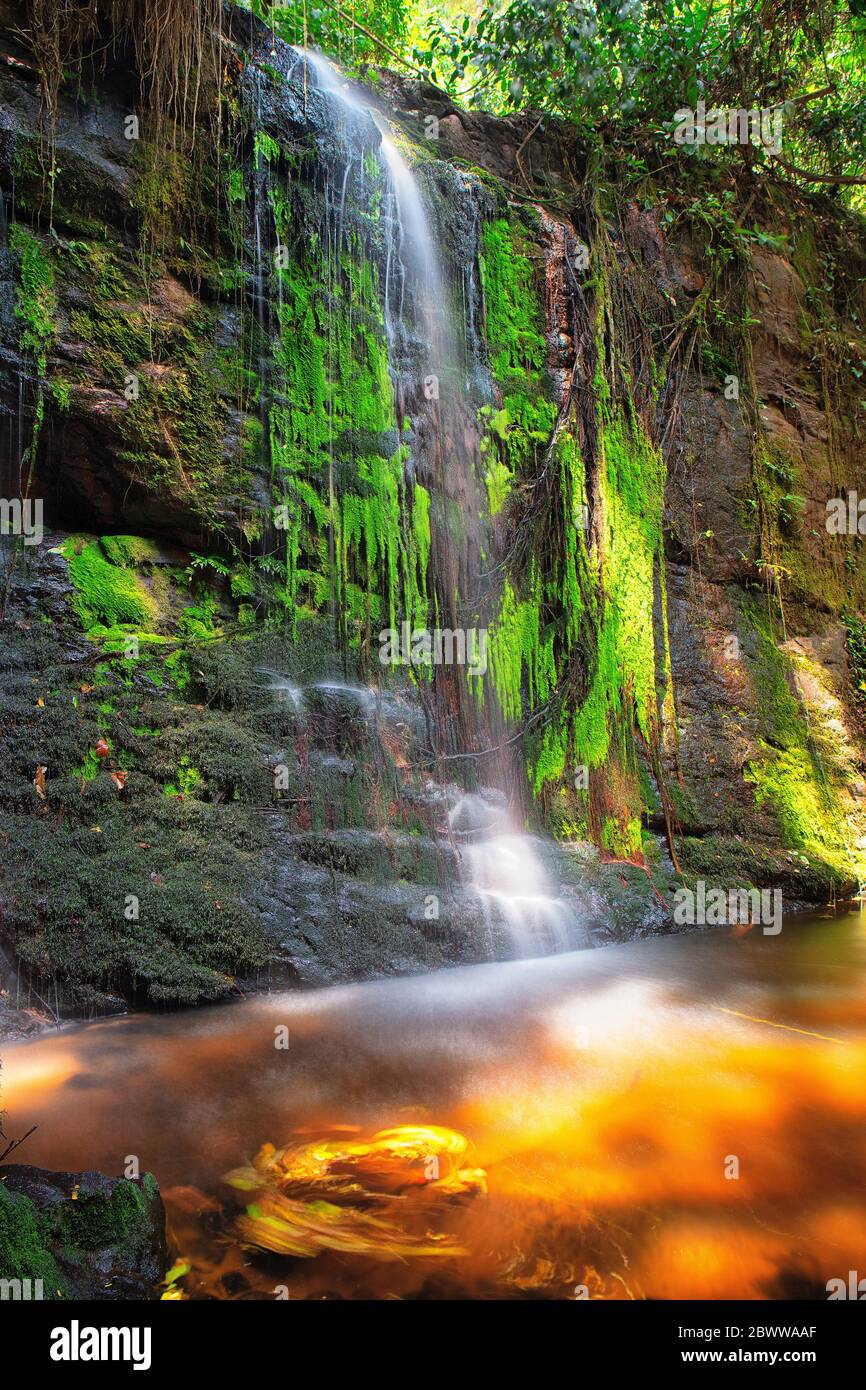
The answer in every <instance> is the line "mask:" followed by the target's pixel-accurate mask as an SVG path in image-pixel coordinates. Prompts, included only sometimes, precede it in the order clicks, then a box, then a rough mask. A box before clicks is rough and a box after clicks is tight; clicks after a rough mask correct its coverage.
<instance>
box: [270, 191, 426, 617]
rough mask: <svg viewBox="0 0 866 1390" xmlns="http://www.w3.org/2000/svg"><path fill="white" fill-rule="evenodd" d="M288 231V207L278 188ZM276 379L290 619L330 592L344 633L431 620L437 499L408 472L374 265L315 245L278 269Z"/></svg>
mask: <svg viewBox="0 0 866 1390" xmlns="http://www.w3.org/2000/svg"><path fill="white" fill-rule="evenodd" d="M271 201H272V207H273V211H274V218H275V222H276V228H277V234H278V237H279V239H280V241H281V242H286V241H288V239H289V230H290V229H289V217H290V212H289V209H288V207H287V205H286V204H284V203H283V201H282V198H281V196H278V194H277V192H276V190H272V199H271ZM275 275H276V277H277V278H278V280H279V285H278V291H279V292H278V294H276V295H275V306H274V307H275V311H276V316H277V320H278V323H279V327H280V336H279V339H278V342H277V345H276V348H275V351H274V363H273V370H274V373H275V376H276V378H277V381H278V383H279V385H278V390H277V391H276V392H275V395H276V397H277V399H276V400H275V402H274V404H273V405H272V406H271V409H270V415H269V443H270V452H271V459H272V465H273V488H274V500H275V503H276V505H277V507H278V508H280V509H281V513H278V515H280V519H281V522H282V525H283V530H284V533H285V549H286V575H285V583H284V585H283V586H281V588H280V589H279V590H278V594H279V597H280V599H281V601H282V602H283V604H284V605H285V607H286V608H287V610H288V611H289V613H290V614H291V615H292V621H293V622H296V621H297V615H298V613H299V611H302V610H303V609H307V610H313V611H317V610H320V609H322V608H323V607H325V606H326V605H328V604H330V603H333V606H334V608H335V611H336V612H337V613H339V614H340V615H341V616H340V622H341V625H342V628H343V634H344V639H345V640H349V639H351V638H352V637H353V636H356V635H357V634H359V633H360V632H361V631H362V630H363V629H364V628H365V627H366V626H367V625H369V624H370V623H371V621H373V620H374V618H375V620H376V621H379V619H380V618H385V617H387V621H388V623H389V624H390V626H392V627H394V626H398V625H399V622H400V621H401V620H402V618H403V617H406V618H409V619H410V620H414V621H416V622H419V623H421V622H424V621H425V619H426V613H427V597H426V583H427V563H428V558H429V552H430V531H429V510H430V499H429V496H428V494H427V492H426V490H425V489H423V488H422V487H420V486H417V485H414V486H413V485H412V484H411V483H410V482H409V480H408V479H407V477H406V473H405V466H404V465H405V461H406V452H407V451H406V449H405V447H404V446H402V445H401V444H400V442H399V435H398V430H397V421H396V416H395V410H394V397H393V387H392V383H391V377H390V373H389V367H388V353H387V344H386V339H385V324H384V316H383V310H382V305H381V293H380V288H379V284H378V277H377V273H376V269H375V264H374V263H373V262H372V261H371V259H370V258H369V257H368V256H366V255H364V254H363V248H362V247H361V246H360V245H359V246H358V248H357V254H352V255H350V254H348V253H344V254H343V255H342V257H341V259H340V262H339V265H337V266H333V265H332V266H330V268H328V267H326V266H325V265H324V264H323V263H322V262H321V260H320V259H319V257H318V256H317V254H316V252H315V250H314V248H313V247H307V249H306V250H305V252H304V253H303V254H301V253H299V254H298V256H297V257H296V258H295V259H293V260H291V261H290V262H289V264H288V265H286V266H285V268H282V269H277V270H276V271H275Z"/></svg>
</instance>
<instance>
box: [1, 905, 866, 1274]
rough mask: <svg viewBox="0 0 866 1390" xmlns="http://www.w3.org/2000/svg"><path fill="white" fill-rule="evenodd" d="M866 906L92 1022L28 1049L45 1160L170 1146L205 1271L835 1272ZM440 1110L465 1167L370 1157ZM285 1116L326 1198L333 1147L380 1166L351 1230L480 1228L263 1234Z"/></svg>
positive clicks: (347, 1199)
mask: <svg viewBox="0 0 866 1390" xmlns="http://www.w3.org/2000/svg"><path fill="white" fill-rule="evenodd" d="M864 921H866V919H864V918H863V917H861V916H860V915H859V914H849V915H846V916H840V917H838V918H836V919H832V918H823V919H818V918H816V919H812V920H809V921H805V920H802V921H796V920H794V921H790V922H788V923H786V926H785V929H784V931H783V932H782V933H781V935H780V936H779V937H774V938H770V937H763V936H761V935H760V934H755V933H754V932H746V933H743V932H742V931H739V932H736V931H730V932H729V931H716V932H712V933H707V934H703V935H700V934H699V935H688V936H680V937H670V938H667V939H655V940H650V941H644V942H640V943H632V944H629V945H624V946H615V947H609V948H606V949H603V950H598V951H593V952H584V953H578V954H571V955H563V956H557V957H550V958H547V959H543V960H533V961H519V962H513V963H507V964H500V965H491V966H475V967H471V968H466V969H461V970H453V971H445V972H440V973H437V974H432V975H429V976H425V977H416V978H412V979H402V980H394V981H389V982H384V983H375V984H365V985H353V986H345V987H341V988H336V989H328V990H320V991H315V992H312V993H296V994H281V995H274V996H269V997H259V998H253V999H250V1000H248V1001H246V1002H244V1003H240V1004H234V1005H229V1006H225V1007H222V1008H211V1009H204V1010H198V1011H197V1012H195V1013H182V1014H173V1015H167V1016H162V1017H157V1016H155V1015H137V1016H133V1017H129V1018H122V1019H116V1020H113V1021H103V1022H98V1023H93V1024H88V1025H78V1026H75V1027H71V1028H67V1029H65V1030H63V1031H61V1032H54V1033H47V1034H45V1035H43V1036H41V1037H39V1038H37V1039H35V1040H33V1041H30V1042H24V1043H21V1044H18V1045H16V1046H12V1047H9V1048H7V1049H6V1050H5V1052H4V1071H3V1077H4V1105H5V1106H6V1108H7V1109H8V1110H9V1111H10V1113H11V1114H14V1117H15V1126H16V1129H17V1130H19V1131H23V1130H24V1129H25V1128H27V1127H29V1126H30V1125H31V1124H38V1126H39V1128H38V1130H37V1131H36V1133H35V1134H34V1135H32V1137H31V1138H30V1139H29V1140H28V1141H27V1150H26V1155H25V1154H24V1153H23V1152H22V1155H21V1157H22V1160H23V1159H24V1158H25V1156H26V1160H27V1161H28V1162H30V1163H37V1164H42V1165H45V1166H46V1167H49V1168H55V1169H58V1168H59V1169H73V1170H74V1169H80V1168H93V1167H96V1168H100V1169H103V1170H104V1171H106V1172H109V1173H120V1172H122V1171H123V1168H124V1165H125V1164H126V1163H127V1162H128V1157H129V1156H130V1155H136V1156H137V1158H138V1161H139V1163H140V1165H141V1168H142V1170H144V1169H150V1170H152V1171H154V1172H155V1173H156V1175H157V1177H158V1178H159V1180H160V1183H161V1184H162V1186H163V1192H164V1196H165V1199H166V1203H167V1206H168V1209H169V1214H170V1231H171V1239H172V1248H173V1252H174V1253H176V1254H177V1255H178V1256H181V1257H183V1258H185V1259H187V1260H189V1261H190V1262H191V1264H192V1271H191V1273H190V1274H189V1275H188V1276H187V1277H186V1279H185V1280H184V1281H183V1283H184V1287H185V1289H186V1292H187V1294H188V1295H190V1296H192V1297H201V1296H216V1297H221V1298H273V1297H274V1296H275V1293H274V1290H275V1289H278V1288H279V1289H286V1290H288V1292H289V1294H290V1296H291V1297H292V1298H305V1297H308V1298H313V1297H349V1298H361V1297H376V1298H381V1297H387V1296H394V1295H397V1296H402V1297H407V1296H418V1295H423V1296H425V1297H433V1298H435V1297H446V1296H451V1297H502V1296H505V1297H531V1298H538V1297H541V1298H573V1297H575V1296H581V1290H583V1289H586V1290H587V1291H588V1294H589V1296H590V1297H601V1298H610V1299H621V1298H641V1297H649V1298H672V1297H685V1298H704V1297H707V1298H723V1297H727V1298H747V1299H752V1298H778V1297H798V1296H799V1297H815V1298H825V1297H826V1292H825V1285H826V1281H827V1280H828V1279H830V1278H833V1277H837V1276H845V1275H846V1272H847V1270H849V1269H856V1268H858V1261H860V1265H861V1266H862V1252H863V1248H864V1243H866V1184H864V1180H863V1153H864V1149H863V1143H864V1139H863V1136H864V1122H866V1089H864V1087H863V1077H864V1074H866V925H864ZM281 1029H287V1030H288V1034H287V1036H288V1042H289V1045H288V1047H287V1048H280V1047H277V1046H275V1038H276V1037H277V1036H278V1035H279V1030H281ZM283 1036H285V1035H283ZM439 1127H446V1130H447V1131H453V1132H455V1133H456V1134H459V1135H462V1136H464V1138H465V1141H466V1144H467V1146H468V1147H467V1148H466V1150H465V1152H464V1151H463V1150H462V1149H461V1147H460V1145H459V1143H458V1142H457V1141H455V1140H449V1141H448V1142H449V1143H450V1144H451V1145H452V1148H453V1150H454V1152H455V1153H456V1154H457V1155H458V1158H459V1161H460V1164H461V1172H462V1173H463V1178H462V1179H461V1180H460V1181H457V1180H456V1179H455V1174H454V1172H453V1171H452V1169H451V1168H446V1169H445V1170H443V1169H440V1170H439V1176H438V1178H437V1177H436V1176H435V1172H431V1171H430V1170H429V1167H428V1168H427V1169H426V1170H422V1173H423V1172H425V1171H426V1176H424V1177H423V1180H422V1177H421V1176H419V1171H418V1169H417V1165H416V1168H415V1170H414V1173H413V1175H411V1177H410V1178H407V1179H406V1181H405V1183H403V1185H399V1184H396V1185H395V1181H394V1179H393V1173H392V1176H391V1178H390V1180H387V1179H388V1170H387V1164H385V1162H384V1159H383V1158H382V1156H381V1152H380V1151H379V1150H377V1151H376V1155H377V1156H375V1155H374V1158H373V1159H371V1157H370V1154H369V1145H368V1144H367V1142H366V1141H368V1140H369V1139H370V1137H371V1136H373V1135H374V1134H376V1133H377V1132H380V1131H382V1130H394V1129H395V1128H396V1129H397V1133H398V1137H399V1136H402V1141H401V1142H402V1143H403V1144H404V1146H407V1145H408V1146H409V1147H410V1148H411V1146H412V1144H416V1146H417V1144H418V1143H419V1142H420V1143H421V1147H422V1148H423V1144H424V1142H425V1136H426V1137H427V1138H429V1141H430V1144H431V1146H432V1147H434V1148H435V1147H438V1148H439V1149H440V1150H441V1151H443V1152H444V1146H445V1140H444V1139H443V1136H442V1132H441V1129H440V1128H439ZM419 1136H420V1140H419ZM266 1142H271V1143H274V1144H276V1145H278V1146H283V1145H286V1144H292V1145H295V1146H299V1147H298V1148H297V1149H294V1150H293V1153H294V1154H295V1155H296V1158H297V1154H298V1153H301V1154H302V1155H303V1157H304V1162H305V1164H306V1179H305V1180H306V1181H307V1182H308V1185H309V1187H310V1189H311V1191H312V1192H313V1193H314V1195H315V1196H316V1197H321V1195H322V1194H321V1191H320V1190H317V1188H316V1180H315V1175H314V1174H313V1173H312V1170H311V1163H312V1158H311V1156H312V1157H315V1160H316V1163H317V1164H321V1163H322V1162H324V1160H325V1159H326V1158H327V1159H328V1161H329V1162H330V1161H331V1160H332V1159H333V1158H334V1155H337V1156H338V1158H339V1156H340V1155H342V1158H341V1159H340V1161H339V1162H338V1163H337V1164H336V1169H339V1168H340V1163H342V1171H344V1172H345V1171H349V1172H354V1171H356V1169H357V1165H358V1164H360V1165H361V1169H362V1171H363V1173H364V1185H365V1186H366V1187H367V1188H375V1189H376V1192H377V1193H378V1196H375V1195H374V1196H371V1195H369V1193H368V1195H367V1196H360V1195H357V1193H356V1194H355V1195H354V1196H353V1195H352V1192H351V1191H349V1192H348V1194H347V1191H346V1190H345V1186H343V1187H342V1188H341V1186H340V1180H339V1178H338V1177H337V1176H333V1175H332V1178H331V1180H330V1181H331V1189H332V1190H331V1196H330V1198H329V1203H333V1204H335V1209H336V1210H337V1216H336V1217H334V1216H333V1214H332V1216H331V1220H332V1221H336V1223H337V1227H338V1229H340V1230H341V1231H342V1230H343V1229H344V1227H345V1223H346V1222H349V1221H357V1220H362V1219H364V1218H365V1213H369V1211H370V1210H371V1207H372V1210H374V1211H378V1212H380V1213H381V1212H382V1211H383V1210H384V1211H385V1213H386V1218H385V1219H386V1220H387V1230H388V1231H389V1232H390V1231H396V1232H399V1233H400V1236H399V1239H400V1240H403V1241H404V1242H405V1239H406V1233H407V1232H410V1233H411V1232H412V1231H415V1232H416V1233H417V1232H418V1231H419V1230H420V1231H422V1232H426V1233H428V1237H429V1233H430V1232H434V1233H435V1234H436V1235H437V1236H439V1237H440V1238H441V1239H442V1240H443V1241H444V1242H446V1247H445V1248H446V1249H452V1250H454V1251H455V1253H442V1254H438V1255H437V1254H427V1255H421V1256H416V1257H403V1258H400V1259H394V1258H390V1256H391V1255H392V1254H393V1253H394V1251H393V1249H392V1248H391V1245H390V1243H391V1242H393V1243H394V1244H395V1245H398V1237H397V1235H396V1234H395V1235H393V1236H387V1237H386V1238H384V1241H381V1240H380V1242H379V1244H378V1245H377V1246H376V1247H375V1248H371V1249H368V1250H367V1253H353V1251H352V1250H351V1249H349V1250H345V1249H343V1250H339V1251H335V1250H333V1249H324V1250H322V1251H321V1252H320V1253H318V1254H316V1255H313V1256H309V1257H306V1258H299V1257H297V1256H291V1255H286V1254H283V1255H279V1254H266V1253H263V1252H261V1251H258V1252H256V1251H253V1250H250V1249H245V1248H244V1247H243V1245H242V1243H241V1240H240V1238H239V1228H238V1226H237V1224H236V1223H237V1219H238V1215H239V1214H240V1213H242V1212H243V1209H244V1206H245V1205H246V1204H247V1203H249V1202H250V1201H251V1200H252V1199H251V1195H250V1193H249V1192H243V1191H238V1190H236V1189H233V1188H231V1187H230V1186H227V1185H226V1184H225V1183H224V1182H223V1177H224V1175H225V1174H226V1173H227V1172H228V1171H230V1170H233V1169H237V1168H238V1166H239V1165H244V1164H246V1163H248V1162H249V1161H250V1160H251V1159H252V1158H253V1156H254V1155H255V1153H256V1151H257V1149H258V1148H259V1146H260V1145H261V1144H263V1143H266ZM382 1142H385V1141H380V1145H381V1143H382ZM387 1143H388V1144H390V1145H391V1148H392V1150H393V1148H394V1146H395V1144H396V1143H397V1141H396V1140H395V1138H394V1136H393V1135H392V1136H391V1137H390V1138H389V1139H388V1140H387ZM359 1154H360V1155H361V1157H359ZM364 1155H366V1157H364ZM732 1158H735V1159H736V1161H737V1165H738V1171H739V1176H738V1177H736V1178H732V1177H730V1176H727V1175H726V1174H729V1173H730V1172H731V1171H732V1162H731V1160H732ZM353 1164H355V1165H356V1168H353V1167H352V1165H353ZM410 1166H411V1165H410ZM336 1169H335V1171H336ZM383 1174H384V1176H383ZM383 1187H384V1189H386V1190H385V1191H384V1193H383ZM296 1191H297V1189H296ZM329 1209H330V1208H329ZM317 1210H318V1211H319V1213H320V1214H321V1208H318V1209H317ZM352 1230H353V1231H355V1227H352Z"/></svg>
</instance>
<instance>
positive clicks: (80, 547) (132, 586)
mask: <svg viewBox="0 0 866 1390" xmlns="http://www.w3.org/2000/svg"><path fill="white" fill-rule="evenodd" d="M111 539H112V540H113V541H115V542H117V541H119V540H129V539H131V538H128V537H122V538H119V537H112V538H111ZM145 544H146V543H145ZM109 549H110V550H111V549H112V547H109ZM113 550H114V553H115V554H117V553H118V547H117V545H115V546H114V547H113ZM63 551H64V554H65V556H66V560H67V563H68V566H69V577H70V579H71V580H72V583H73V585H74V588H75V595H74V598H73V605H74V607H75V611H76V613H77V614H78V616H79V618H80V620H81V624H82V626H83V627H84V629H85V630H90V629H92V628H94V627H95V626H97V625H101V626H104V627H107V628H112V627H116V626H118V625H120V624H124V623H128V624H130V625H131V626H133V627H136V628H145V629H146V628H149V627H151V626H153V624H154V623H155V622H156V619H157V617H158V606H157V604H156V602H155V600H154V599H153V597H152V596H151V595H150V594H149V593H148V591H147V590H146V589H145V587H144V585H143V584H142V582H141V580H140V579H139V578H138V576H137V575H136V574H135V573H134V571H133V570H131V569H128V568H126V567H125V565H119V564H113V563H112V561H111V560H110V559H109V558H108V557H107V555H106V553H105V548H104V547H103V543H102V542H101V541H87V540H82V539H78V540H76V539H75V538H73V539H71V540H70V541H67V542H66V543H65V544H64V547H63Z"/></svg>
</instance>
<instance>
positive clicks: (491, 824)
mask: <svg viewBox="0 0 866 1390" xmlns="http://www.w3.org/2000/svg"><path fill="white" fill-rule="evenodd" d="M448 820H449V825H450V828H451V832H452V834H453V835H454V838H455V839H456V840H458V842H460V848H461V852H462V857H463V863H464V865H465V870H466V873H465V878H466V886H467V887H469V888H471V889H472V890H473V891H474V892H475V893H476V895H477V896H478V899H479V901H480V903H481V906H482V910H483V912H484V917H485V922H486V924H487V930H488V933H489V935H490V938H491V940H495V937H496V932H497V928H498V929H500V930H501V929H503V928H504V930H505V933H506V935H507V937H508V941H509V945H510V948H511V954H512V956H515V957H517V958H519V959H521V958H524V957H528V956H545V955H554V954H556V953H558V952H560V951H568V950H571V949H572V948H573V947H574V946H575V945H576V944H578V937H577V934H576V933H577V929H578V923H577V920H576V916H575V913H574V911H573V909H572V908H571V907H570V906H569V905H568V904H567V903H565V902H564V901H563V900H562V899H561V898H557V897H554V896H552V894H551V892H550V883H549V881H548V876H547V873H546V872H545V869H544V866H543V865H542V863H541V860H540V858H539V855H538V852H537V850H536V848H535V845H534V843H533V840H532V837H531V836H529V835H526V834H523V833H520V832H518V831H517V830H515V829H514V828H513V827H512V826H511V825H510V824H509V821H508V817H507V814H506V812H505V811H504V809H502V808H501V807H499V806H496V805H493V804H491V802H490V801H487V800H485V799H484V798H483V797H481V796H477V795H474V794H471V793H469V794H467V795H466V796H463V797H461V798H460V800H459V801H458V802H457V804H456V805H455V806H454V807H453V808H452V810H451V812H450V813H449V817H448Z"/></svg>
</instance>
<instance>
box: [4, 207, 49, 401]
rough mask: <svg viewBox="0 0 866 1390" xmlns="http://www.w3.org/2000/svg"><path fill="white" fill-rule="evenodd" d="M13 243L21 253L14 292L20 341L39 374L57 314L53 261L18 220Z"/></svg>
mask: <svg viewBox="0 0 866 1390" xmlns="http://www.w3.org/2000/svg"><path fill="white" fill-rule="evenodd" d="M10 243H11V245H12V249H13V250H14V251H16V252H17V253H18V256H19V272H18V283H17V286H16V292H15V317H16V318H17V319H18V321H19V323H20V325H21V330H20V336H19V343H20V345H21V348H22V351H24V352H27V353H32V355H33V357H34V358H35V359H36V364H37V368H38V371H39V375H40V376H44V375H45V371H46V365H47V363H46V358H47V352H48V348H49V346H50V344H51V341H52V339H53V337H54V333H55V322H56V318H57V291H56V288H55V275H54V266H53V262H52V259H51V256H50V254H49V252H48V251H47V250H46V248H45V247H44V246H43V244H42V242H41V241H39V240H38V238H37V237H35V236H34V235H33V234H32V232H29V231H27V229H26V228H24V227H22V226H21V225H20V224H19V223H14V224H13V226H12V229H11V234H10Z"/></svg>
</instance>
